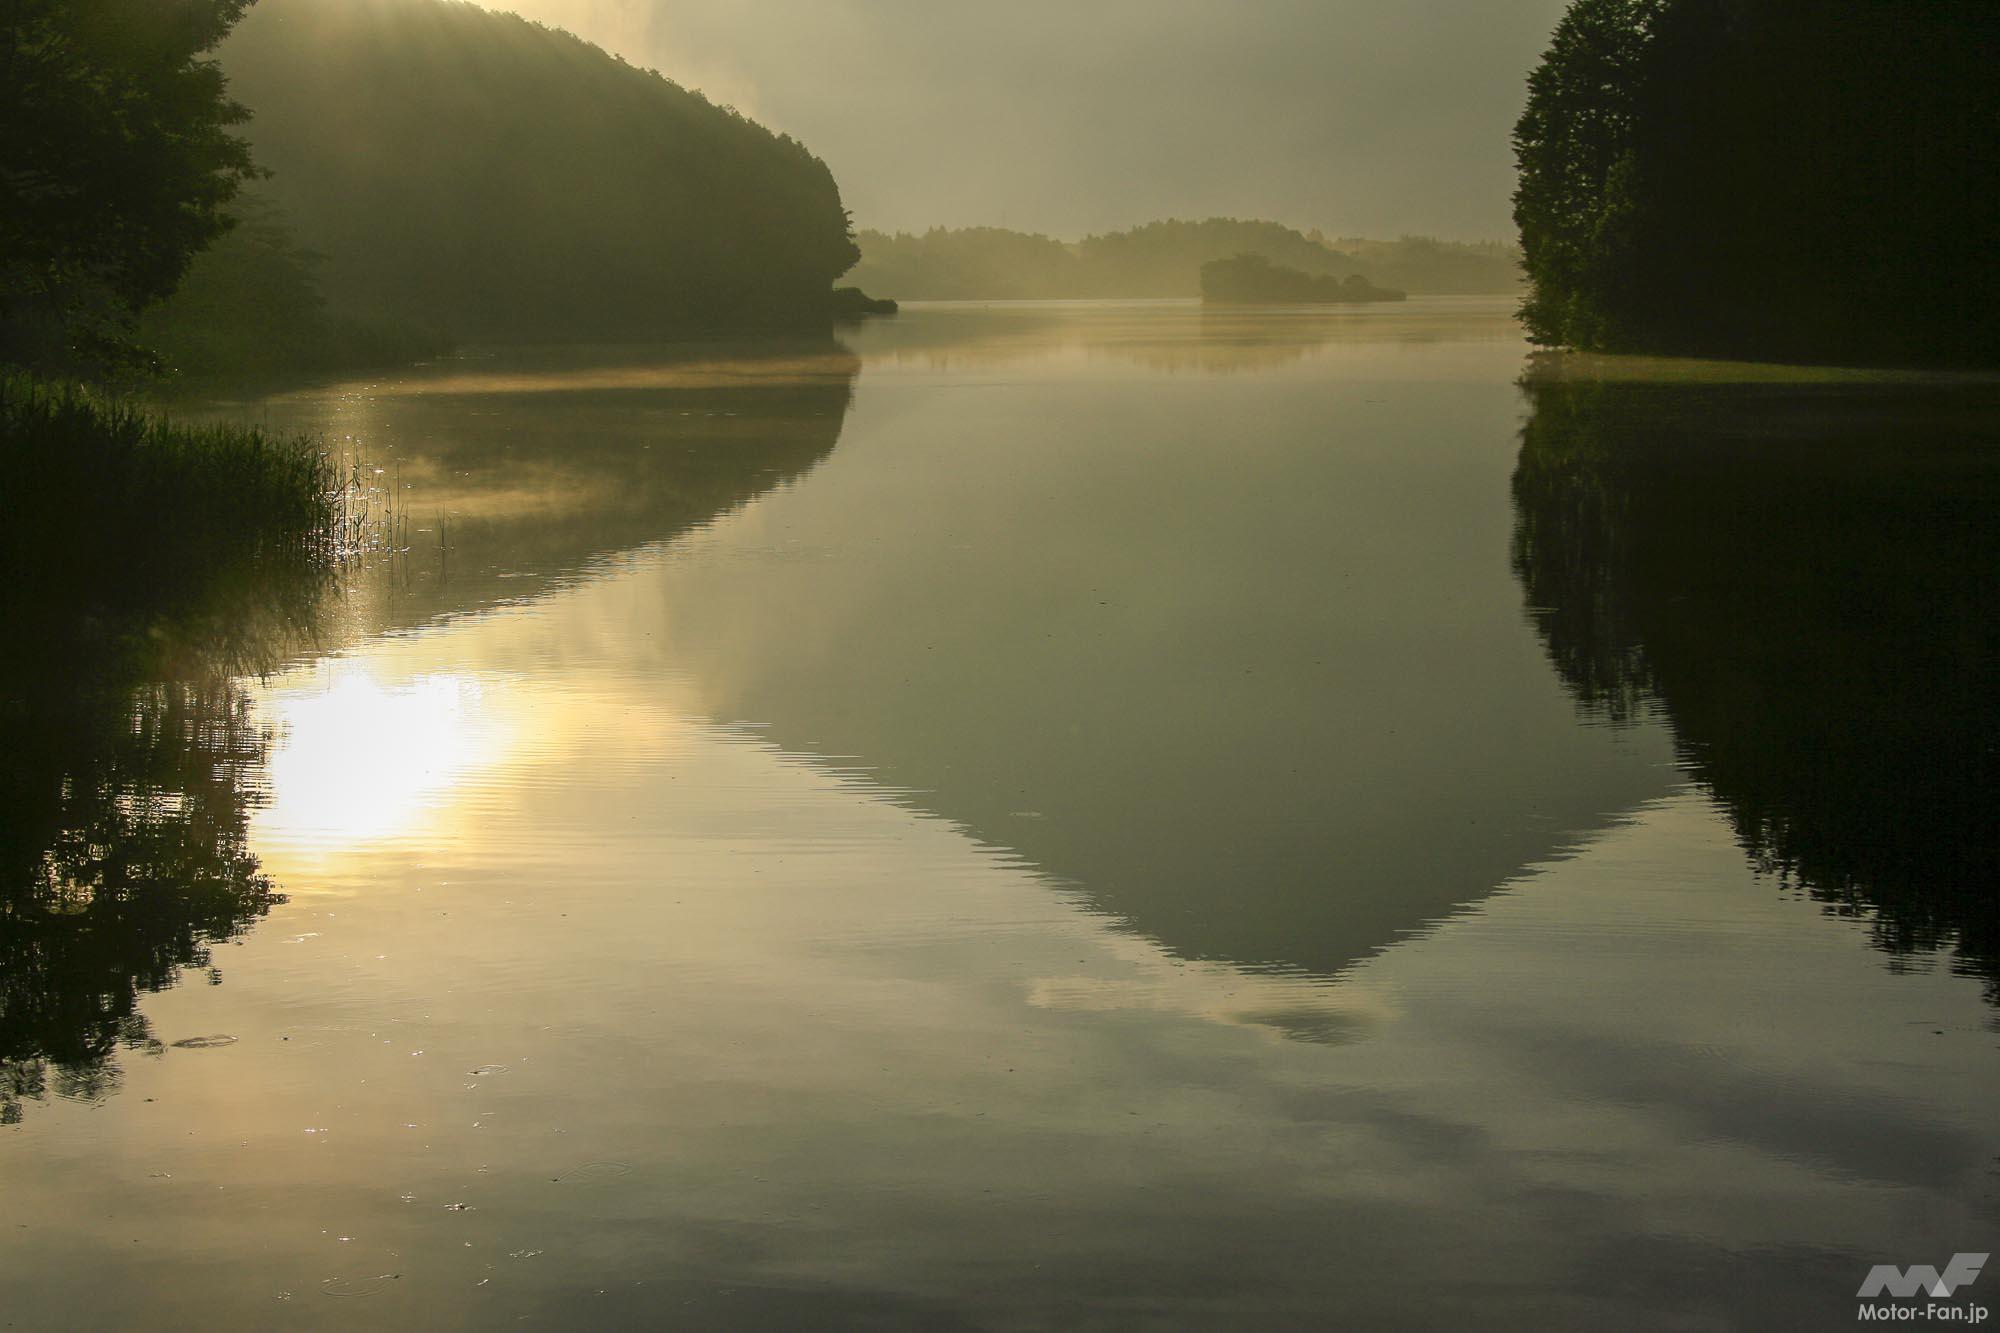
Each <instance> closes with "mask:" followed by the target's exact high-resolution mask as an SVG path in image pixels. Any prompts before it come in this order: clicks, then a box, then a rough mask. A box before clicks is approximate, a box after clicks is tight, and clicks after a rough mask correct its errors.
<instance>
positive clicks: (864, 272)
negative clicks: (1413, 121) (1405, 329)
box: [854, 218, 1520, 301]
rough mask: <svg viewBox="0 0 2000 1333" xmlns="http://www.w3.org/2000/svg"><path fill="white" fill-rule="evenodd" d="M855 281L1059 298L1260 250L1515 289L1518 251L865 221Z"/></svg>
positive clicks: (1300, 237) (1223, 224)
mask: <svg viewBox="0 0 2000 1333" xmlns="http://www.w3.org/2000/svg"><path fill="white" fill-rule="evenodd" d="M856 239H857V240H858V241H859V242H860V245H861V262H860V264H859V265H857V266H856V268H855V270H854V281H855V282H857V283H859V284H860V285H861V286H862V287H865V288H867V289H868V290H870V291H880V292H884V293H886V294H888V295H890V296H894V297H897V298H899V299H902V300H933V301H954V300H970V301H977V300H1036V299H1040V300H1059V299H1070V298H1092V297H1094V298H1145V297H1191V296H1198V295H1200V294H1201V267H1202V265H1204V264H1207V263H1211V262H1213V261H1215V260H1218V259H1233V258H1235V257H1236V256H1238V255H1245V254H1248V255H1258V256H1261V257H1262V258H1264V259H1267V260H1269V261H1270V262H1272V263H1273V264H1277V265H1280V266H1282V267H1285V268H1290V269H1296V270H1297V271H1299V272H1301V273H1304V274H1307V275H1310V276H1313V277H1320V276H1327V275H1331V276H1334V277H1337V278H1345V277H1347V276H1348V275H1350V274H1360V275H1361V276H1362V277H1363V278H1364V279H1365V280H1367V281H1369V282H1370V283H1372V284H1379V285H1381V286H1384V287H1389V288H1397V289H1401V290H1403V291H1407V292H1413V293H1423V294H1439V293H1477V292H1513V291H1517V290H1519V287H1520V267H1519V260H1518V256H1517V255H1516V254H1515V252H1514V251H1513V250H1512V249H1511V248H1510V247H1508V246H1505V245H1501V244H1495V243H1479V244H1467V243H1463V242H1454V241H1439V240H1433V239H1430V238H1427V237H1405V238H1403V239H1402V240H1399V241H1366V240H1359V239H1343V240H1338V241H1336V240H1331V239H1329V238H1328V237H1326V236H1325V235H1323V234H1322V233H1320V232H1317V231H1315V232H1312V233H1310V234H1307V233H1303V232H1300V231H1297V230H1295V229H1293V228H1291V227H1286V226H1283V225H1281V224H1279V223H1276V222H1262V221H1255V220H1242V219H1237V218H1209V219H1207V220H1205V221H1200V222H1184V221H1179V220H1169V221H1166V222H1153V223H1148V224H1147V225H1145V226H1143V227H1134V228H1132V229H1131V230H1129V231H1115V232H1106V233H1104V234H1102V235H1097V236H1086V237H1085V238H1084V239H1083V240H1081V241H1077V242H1074V243H1071V242H1066V241H1059V240H1056V239H1055V238H1053V237H1049V236H1042V235H1036V234H1033V233H1028V232H1019V231H1008V230H1006V229H1004V228H999V227H968V228H963V229H959V230H950V229H946V228H942V227H937V228H933V229H931V230H930V231H927V232H924V233H923V234H921V235H912V234H911V233H908V232H897V233H895V234H894V235H890V234H888V233H885V232H879V231H864V232H862V233H861V234H860V235H859V236H858V237H857V238H856Z"/></svg>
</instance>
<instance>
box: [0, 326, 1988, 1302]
mask: <svg viewBox="0 0 2000 1333" xmlns="http://www.w3.org/2000/svg"><path fill="white" fill-rule="evenodd" d="M1529 366H1530V357H1529V348H1528V347H1527V345H1526V344H1525V342H1524V341H1523V338H1522V335H1521V333H1520V331H1519V328H1518V326H1517V325H1516V323H1515V322H1514V320H1513V318H1512V315H1511V302H1508V301H1500V300H1484V299H1480V300H1473V299H1445V298H1430V299H1418V300H1412V301H1409V302H1407V303H1404V304H1399V305H1393V306H1390V305H1382V306H1368V307H1359V308H1352V309H1342V308H1332V309H1327V308H1320V309H1314V310H1276V311H1258V310H1252V309H1232V310H1230V311H1228V312H1226V313H1216V312H1212V311H1204V310H1203V309H1201V308H1200V307H1199V306H1195V305H1190V304H1176V303H1160V304H1147V303H1136V304H1123V305H1118V304H1103V305H1089V304H1061V303H1056V304H1048V305H1036V304H1022V305H998V306H950V305H937V306H914V307H911V308H908V309H906V310H905V312H904V313H903V314H902V315H900V316H899V317H897V318H895V319H893V320H885V321H879V322H875V323H871V324H869V325H866V326H863V327H859V328H856V329H850V330H844V331H842V332H840V333H839V334H838V335H837V336H836V337H827V338H809V339H798V340H792V341H770V342H762V343H752V342H740V343H725V342H717V343H708V344H700V343H697V344H679V345H673V346H660V347H611V348H589V349H574V348H571V349H545V350H535V349H511V348H510V349H498V350H487V351H471V352H467V353H465V354H463V355H460V356H456V357H454V358H452V359H450V360H449V361H446V362H442V363H439V364H436V365H431V366H425V367H419V368H416V369H412V370H409V371H404V372H396V373H389V374H382V375H378V376H371V377H366V378H363V379H357V380H354V381H351V382H344V383H337V384H327V385H324V386H317V387H311V388H306V389H297V388H294V389H289V390H285V391H280V392H274V393H270V394H266V395H261V396H260V395H253V394H249V393H247V392H245V391H242V390H234V391H231V392H229V393H226V394H211V395H210V398H209V401H207V402H206V403H205V405H203V406H201V407H200V408H198V409H194V408H191V409H189V410H199V411H204V412H209V413H213V414H215V415H219V416H224V417H229V418H232V419H248V420H255V421H267V422H269V423H270V424H271V425H272V426H274V427H282V428H287V429H291V428H297V429H304V430H309V431H313V432H315V433H318V434H320V435H322V436H323V437H324V438H325V440H326V441H327V444H328V446H329V448H332V449H335V450H337V451H338V452H340V453H341V455H342V456H343V457H345V458H347V459H348V460H349V465H350V468H351V470H352V471H353V474H354V475H355V476H356V477H357V478H359V479H361V480H362V482H363V484H364V485H365V486H366V487H368V488H370V489H371V490H372V491H373V492H374V495H373V497H372V498H371V500H370V504H371V505H374V506H380V508H379V509H378V510H374V511H371V512H375V513H377V514H378V515H379V516H380V517H381V518H382V520H383V521H382V522H380V523H379V524H378V526H377V528H376V529H375V532H376V541H377V544H378V545H380V546H381V547H383V548H385V549H382V550H379V551H376V552H374V553H372V554H368V555H365V556H363V557H362V558H360V559H358V560H357V561H356V562H355V563H354V564H353V566H352V567H351V568H350V569H349V570H348V571H347V572H346V574H345V575H344V576H343V577H342V578H340V579H338V580H334V581H331V582H321V583H309V584H308V585H307V586H302V587H290V586H285V587H276V586H272V587H260V588H256V589H249V590H245V589H234V590H222V591H219V592H217V593H216V595H215V596H214V597H213V598H212V599H206V600H202V599H197V601H198V605H196V606H194V607H193V608H192V609H190V610H187V611H186V612H185V613H184V614H177V615H176V617H174V618H173V619H172V620H171V622H170V623H162V624H156V625H152V626H150V627H148V631H147V633H146V634H145V635H144V636H143V637H142V639H141V640H140V642H139V644H138V646H137V647H136V648H135V647H133V646H131V645H130V644H129V643H121V646H120V647H119V648H118V649H117V651H116V652H112V651H110V650H109V649H106V650H104V651H102V652H98V651H95V650H90V651H83V652H78V651H75V650H72V649H69V648H65V649H64V650H63V651H61V652H57V651H54V650H53V649H52V648H50V647H49V646H47V645H46V644H44V643H42V642H40V641H34V642H30V641H28V640H29V636H26V635H24V636H22V637H21V638H20V639H19V640H17V642H16V644H15V646H14V647H13V648H12V649H10V650H9V651H8V670H7V675H6V686H7V692H8V693H7V698H8V710H7V712H6V714H5V725H6V728H7V730H8V733H9V735H8V736H7V738H6V741H5V748H7V749H8V751H9V752H10V754H11V755H12V758H11V759H10V761H9V762H10V767H11V769H12V773H11V776H10V778H9V786H8V788H7V800H6V808H5V812H4V815H0V821H4V844H0V851H3V852H4V860H0V873H4V874H5V875H6V876H7V879H6V881H5V882H4V883H0V895H4V896H0V909H4V910H0V963H4V967H5V977H4V981H0V1004H4V1007H3V1008H0V1119H4V1120H5V1122H6V1123H5V1125H4V1127H0V1236H4V1246H0V1323H4V1324H5V1326H7V1327H20V1328H42V1327H56V1326H65V1327H101V1328H111V1327H141V1326H166V1325H171V1326H199V1327H204V1328H257V1329H285V1328H345V1327H356V1326H364V1327H376V1326H379V1327H407V1328H484V1327H500V1326H505V1327H510V1328H512V1327H527V1328H556V1327H590V1328H622V1327H633V1328H638V1327H682V1328H701V1329H708V1328H745V1329H761V1328H773V1327H813V1328H832V1327H890V1328H901V1327H911V1328H925V1329H946V1328H996V1329H1015V1328H1041V1327H1087V1328H1128V1327H1159V1328H1258V1329H1270V1328H1290V1327H1298V1328H1324V1327H1335V1326H1338V1327H1355V1328H1368V1329H1400V1328H1409V1329H1426V1328H1439V1327H1478V1328H1522V1329H1539V1328H1551V1327H1567V1328H1585V1327H1598V1328H1647V1329H1653V1328H1658V1329H1737V1328H1741V1329H1768V1328H1774V1327H1805V1326H1820V1325H1822V1324H1825V1325H1828V1326H1831V1325H1832V1324H1833V1323H1834V1322H1835V1321H1839V1322H1840V1323H1842V1324H1844V1323H1845V1322H1846V1321H1849V1320H1851V1319H1853V1317H1854V1314H1853V1309H1854V1306H1855V1304H1856V1300H1855V1292H1856V1290H1857V1288H1858V1286H1859V1285H1860V1283H1861V1282H1862V1280H1863V1278H1864V1277H1865V1276H1866V1274H1867V1273H1868V1270H1869V1269H1870V1268H1871V1267H1873V1266H1874V1265H1876V1264H1884V1263H1889V1264H1895V1265H1897V1266H1898V1267H1901V1266H1904V1265H1909V1264H1917V1263H1928V1264H1933V1265H1936V1266H1939V1267H1942V1266H1943V1265H1944V1264H1945V1262H1946V1261H1947V1260H1948V1259H1949V1258H1950V1257H1951V1256H1952V1255H1953V1254H1954V1253H1955V1252H1960V1251H1982V1250H1991V1249H1996V1248H2000V1246H1995V1245H1994V1244H1993V1243H1992V1242H1993V1241H1994V1240H1995V1237H1996V1229H1997V1228H2000V1119H1996V1117H1995V1116H1994V1114H1993V1108H1994V1107H1995V1106H1996V1105H2000V1058H1997V1057H2000V1050H1996V1047H2000V936H1996V931H1995V923H1996V913H1995V907H1994V902H1995V896H1994V889H1993V884H1994V874H1993V867H1994V864H1995V862H1994V851H1995V847H1994V843H1995V821H1994V818H1993V815H1994V802H1993V797H1994V793H1995V787H1996V783H1995V769H1996V764H1995V754H1994V746H1995V741H1994V738H1995V736H1996V734H1997V733H1996V727H1995V723H1996V720H2000V719H1996V716H1995V714H1996V702H1995V700H1996V697H2000V694H1996V690H1995V688H1994V687H1995V684H1996V672H1995V658H1996V648H2000V644H1997V643H1996V640H2000V626H1997V625H1996V617H1995V615H1994V592H1995V588H1994V575H1995V571H1996V570H2000V561H1996V555H2000V551H1996V549H1995V548H1996V541H1995V525H1994V524H1993V522H1992V519H1991V516H1992V514H1993V506H1994V502H1995V499H1996V488H1995V481H1996V476H2000V448H1996V446H2000V388H1996V387H1995V386H1994V385H1993V384H1992V383H1991V382H1981V381H1973V380H1954V379H1945V378H1938V377H1914V376H1913V377H1893V376H1889V377H1884V376H1860V375H1848V376H1842V375H1809V374H1804V373H1789V372H1783V371H1778V370H1774V369H1770V368H1742V367H1739V368H1734V369H1730V368H1718V367H1709V368H1706V369H1701V368H1692V369H1691V368H1689V367H1686V366H1679V365H1675V364H1673V363H1646V362H1608V363H1586V362H1570V363H1563V365H1562V366H1558V367H1556V368H1554V369H1549V368H1544V369H1543V370H1542V371H1539V372H1538V373H1537V374H1536V375H1534V376H1532V377H1531V378H1530V379H1529V381H1528V382H1527V383H1526V384H1524V383H1523V382H1522V377H1523V373H1524V371H1525V370H1527V369H1528V368H1529ZM1565 367H1566V368H1565ZM90 641H91V642H108V641H109V639H108V638H107V636H104V635H100V636H98V638H97V639H95V640H90ZM100 658H102V659H103V660H101V661H100V660H99V659H100ZM1986 1285H1987V1286H1989V1287H1990V1286H1991V1281H1990V1279H1989V1281H1988V1283H1987V1284H1986ZM1976 1290H1977V1289H1975V1294H1976Z"/></svg>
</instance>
